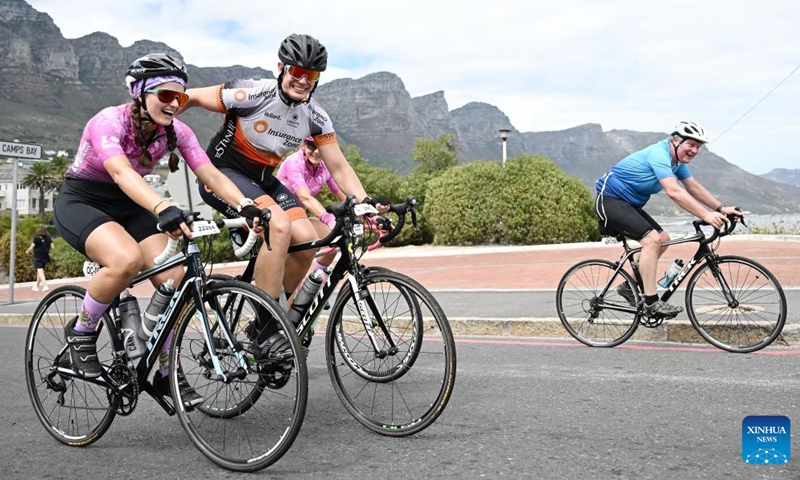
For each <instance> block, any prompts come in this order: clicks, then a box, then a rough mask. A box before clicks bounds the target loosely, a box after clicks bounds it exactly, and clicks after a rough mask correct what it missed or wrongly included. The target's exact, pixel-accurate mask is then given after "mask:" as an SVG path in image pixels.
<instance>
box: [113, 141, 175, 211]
mask: <svg viewBox="0 0 800 480" xmlns="http://www.w3.org/2000/svg"><path fill="white" fill-rule="evenodd" d="M103 166H105V168H106V171H108V173H109V174H110V175H111V178H112V179H113V180H114V183H116V184H117V185H119V188H120V189H121V190H122V191H123V192H125V195H127V196H128V197H129V198H130V199H131V200H133V201H134V202H136V203H137V204H139V205H141V206H142V208H146V209H147V210H150V211H151V212H153V213H155V214H158V212H160V211H161V210H164V209H165V208H167V207H168V206H170V203H169V202H167V201H166V200H164V199H163V198H161V195H159V194H158V193H157V192H156V191H155V190H153V189H152V188H151V187H150V185H148V184H147V182H145V181H144V178H142V176H141V175H139V173H138V172H137V171H136V170H134V169H133V168H131V163H130V160H128V157H126V156H124V155H118V156H116V157H112V158H110V159H108V160H106V162H105V163H104V164H103Z"/></svg>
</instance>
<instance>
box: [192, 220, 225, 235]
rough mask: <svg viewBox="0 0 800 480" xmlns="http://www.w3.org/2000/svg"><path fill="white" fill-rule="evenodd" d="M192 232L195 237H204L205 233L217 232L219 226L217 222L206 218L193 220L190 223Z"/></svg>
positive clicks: (213, 233) (212, 233) (214, 233)
mask: <svg viewBox="0 0 800 480" xmlns="http://www.w3.org/2000/svg"><path fill="white" fill-rule="evenodd" d="M192 234H194V236H195V237H205V236H207V235H217V234H219V227H217V224H216V223H214V222H212V221H208V220H195V222H194V223H192Z"/></svg>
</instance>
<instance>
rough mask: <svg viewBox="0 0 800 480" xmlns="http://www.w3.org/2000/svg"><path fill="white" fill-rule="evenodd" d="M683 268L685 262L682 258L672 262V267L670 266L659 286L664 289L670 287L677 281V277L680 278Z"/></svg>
mask: <svg viewBox="0 0 800 480" xmlns="http://www.w3.org/2000/svg"><path fill="white" fill-rule="evenodd" d="M682 268H683V260H681V259H680V258H678V259H676V260H675V261H674V262H672V265H670V266H669V268H668V269H667V271H665V272H664V276H663V277H661V280H659V281H658V284H659V285H661V286H662V287H664V288H667V287H669V284H670V283H672V281H673V280H675V277H677V276H678V274H679V273H680V272H681V269H682Z"/></svg>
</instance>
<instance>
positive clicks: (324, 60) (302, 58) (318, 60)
mask: <svg viewBox="0 0 800 480" xmlns="http://www.w3.org/2000/svg"><path fill="white" fill-rule="evenodd" d="M278 58H279V59H280V60H281V62H283V63H285V64H288V65H295V66H297V67H303V68H307V69H309V70H316V71H317V72H324V71H325V69H326V68H328V51H327V50H325V46H324V45H323V44H321V43H319V40H317V39H316V38H314V37H312V36H311V35H306V34H297V33H293V34H291V35H289V36H288V37H286V38H284V39H283V42H281V46H280V48H279V49H278Z"/></svg>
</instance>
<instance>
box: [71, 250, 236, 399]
mask: <svg viewBox="0 0 800 480" xmlns="http://www.w3.org/2000/svg"><path fill="white" fill-rule="evenodd" d="M184 240H185V239H184ZM184 245H185V246H184V248H183V251H181V252H179V253H177V254H176V255H174V256H173V257H171V258H169V259H167V260H166V261H165V262H163V263H160V264H158V265H155V266H153V267H150V268H148V269H145V270H143V271H141V272H140V273H139V274H138V275H137V276H136V277H135V278H134V279H133V281H132V282H131V284H130V286H129V287H134V286H136V285H138V284H140V283H142V282H144V281H146V280H149V279H150V278H152V277H154V276H156V275H158V274H160V273H162V272H165V271H167V270H171V269H172V268H175V267H177V266H180V265H185V266H186V273H185V275H184V277H183V279H182V280H181V282H180V284H179V285H178V288H176V289H175V293H174V294H173V295H172V298H171V299H170V301H169V304H168V305H167V308H166V310H165V311H164V314H163V315H162V316H161V317H160V319H159V321H158V323H157V324H156V325H155V327H154V329H153V334H152V336H151V337H150V339H149V340H147V342H145V353H144V354H143V355H142V356H141V357H139V359H138V360H134V361H133V362H134V363H135V364H134V365H133V368H134V370H135V371H136V377H137V382H138V384H139V385H140V386H141V389H142V390H144V391H146V392H147V393H148V394H150V396H151V397H153V399H155V400H156V402H157V403H158V404H159V405H160V406H161V407H162V408H163V409H164V410H165V411H166V412H167V413H168V414H169V415H174V414H175V407H174V406H173V405H170V404H169V403H167V402H166V401H165V400H164V398H163V397H162V396H161V394H159V393H158V392H156V391H155V389H154V387H153V386H152V384H151V383H150V382H148V381H147V377H148V376H149V374H150V372H151V370H152V369H153V367H154V366H155V365H156V363H157V361H158V356H159V353H160V352H161V350H162V349H163V348H164V345H165V344H166V341H167V339H168V338H169V334H166V335H165V334H164V333H165V332H171V331H172V330H173V328H174V327H175V324H176V323H177V322H178V320H179V319H180V317H179V314H180V312H182V311H183V310H184V308H185V307H186V306H187V305H188V304H189V301H190V300H191V299H194V302H195V305H198V306H199V305H203V297H204V296H205V287H206V273H205V270H204V269H203V264H202V258H201V255H200V249H199V247H198V246H197V244H196V243H195V241H194V240H189V241H186V240H185V242H184ZM118 302H119V297H117V298H116V299H115V300H114V302H112V308H110V309H109V314H108V315H107V316H104V318H105V319H106V320H105V321H104V322H101V327H100V328H102V325H103V324H106V323H107V325H106V326H107V327H108V328H109V333H110V337H111V344H112V348H113V354H114V358H115V359H118V358H121V359H123V360H124V361H125V363H126V364H128V365H130V364H131V360H130V359H129V358H128V352H127V351H126V349H125V347H124V345H123V343H122V339H121V337H120V336H119V335H118V332H117V328H118V323H119V319H118V317H117V316H116V314H114V313H113V312H114V308H115V307H116V305H117V304H118ZM212 307H213V308H214V309H215V310H217V312H218V315H222V312H223V309H222V307H221V306H220V305H213V306H212ZM197 314H199V315H200V316H201V317H202V320H203V321H202V322H201V323H202V325H203V336H204V340H205V345H206V348H208V351H209V353H210V357H211V360H212V364H213V366H214V371H215V372H216V374H217V376H218V379H220V380H222V381H224V382H229V381H231V380H232V379H233V378H232V376H230V375H229V374H226V373H225V372H224V371H223V370H222V366H221V364H220V362H219V358H218V356H217V352H216V347H215V345H214V342H213V341H211V338H212V333H211V331H212V329H211V325H210V322H209V318H208V314H207V312H206V310H205V308H197V313H196V315H197ZM109 320H110V321H109ZM219 324H221V325H222V328H223V329H224V331H225V337H226V340H227V342H228V343H229V346H231V347H233V345H234V342H233V338H234V337H233V334H232V333H231V331H230V328H229V327H228V324H227V322H216V324H215V326H214V328H216V327H217V325H219ZM66 348H68V347H66ZM66 348H65V349H64V351H63V352H62V353H61V354H60V355H65V354H67V353H66ZM236 352H237V362H238V364H239V366H240V367H241V368H242V369H243V370H242V372H240V373H239V374H237V375H234V376H235V377H238V376H241V374H242V373H244V372H246V369H247V362H246V359H245V358H244V354H243V353H242V352H241V351H239V350H238V349H236ZM58 371H59V373H61V374H64V375H67V376H77V375H76V374H75V372H73V371H72V370H71V369H65V368H62V367H59V368H58ZM84 381H87V382H91V383H94V384H97V385H100V386H104V387H109V386H110V387H112V388H114V389H119V388H120V387H121V386H120V385H117V384H116V382H115V381H114V380H113V379H112V378H110V377H109V376H108V374H107V372H106V371H104V372H103V373H102V375H101V376H100V377H97V378H95V379H88V378H87V379H84Z"/></svg>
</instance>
